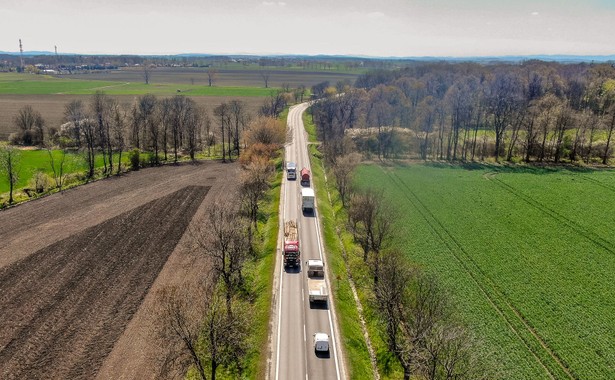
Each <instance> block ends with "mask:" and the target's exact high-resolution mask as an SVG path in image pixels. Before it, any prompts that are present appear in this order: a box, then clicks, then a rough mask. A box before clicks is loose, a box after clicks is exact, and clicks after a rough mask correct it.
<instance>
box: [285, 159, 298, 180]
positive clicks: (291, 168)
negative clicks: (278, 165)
mask: <svg viewBox="0 0 615 380" xmlns="http://www.w3.org/2000/svg"><path fill="white" fill-rule="evenodd" d="M286 179H297V164H295V163H294V162H290V161H289V162H287V163H286Z"/></svg>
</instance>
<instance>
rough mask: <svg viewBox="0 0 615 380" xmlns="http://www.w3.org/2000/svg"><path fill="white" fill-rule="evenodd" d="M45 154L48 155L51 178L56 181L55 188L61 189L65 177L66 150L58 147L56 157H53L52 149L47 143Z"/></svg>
mask: <svg viewBox="0 0 615 380" xmlns="http://www.w3.org/2000/svg"><path fill="white" fill-rule="evenodd" d="M47 155H48V157H49V166H50V167H51V172H52V173H53V180H54V182H55V183H56V188H57V189H58V190H59V191H62V185H63V184H64V180H65V179H66V172H65V171H64V169H65V163H66V150H64V149H60V150H59V155H60V157H58V159H57V160H56V158H55V157H54V154H53V150H52V148H51V146H50V145H47Z"/></svg>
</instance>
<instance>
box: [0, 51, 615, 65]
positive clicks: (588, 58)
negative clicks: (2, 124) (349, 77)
mask: <svg viewBox="0 0 615 380" xmlns="http://www.w3.org/2000/svg"><path fill="white" fill-rule="evenodd" d="M0 55H9V56H17V55H19V52H9V51H0ZM23 55H24V57H35V56H49V55H55V53H54V52H51V51H24V52H23ZM58 55H63V56H70V55H81V56H97V57H103V56H110V57H115V56H122V54H78V53H58ZM131 56H135V57H159V58H160V57H169V58H213V57H228V58H235V59H240V58H248V59H249V58H259V57H271V58H291V59H292V58H298V59H320V60H326V59H334V60H337V59H369V60H395V61H399V60H403V61H405V60H409V61H451V62H467V61H471V62H521V61H527V60H540V61H549V62H562V63H580V62H615V54H612V55H565V54H555V55H548V54H544V55H540V54H539V55H504V56H473V57H455V56H421V57H418V56H417V57H413V56H407V57H394V56H388V57H384V56H382V57H378V56H365V55H335V54H331V55H302V54H263V55H259V54H206V53H182V54H169V55H164V54H141V55H138V54H135V55H131Z"/></svg>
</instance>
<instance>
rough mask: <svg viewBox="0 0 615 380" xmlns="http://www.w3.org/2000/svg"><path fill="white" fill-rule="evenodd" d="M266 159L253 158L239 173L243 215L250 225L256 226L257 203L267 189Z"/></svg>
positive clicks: (269, 168) (268, 172) (269, 169)
mask: <svg viewBox="0 0 615 380" xmlns="http://www.w3.org/2000/svg"><path fill="white" fill-rule="evenodd" d="M267 161H268V157H256V158H254V159H253V160H252V161H251V162H250V163H249V164H248V165H247V166H246V167H245V169H244V170H243V171H242V173H241V188H240V189H241V190H240V194H241V199H242V206H243V210H244V212H245V214H246V215H247V216H248V219H249V220H250V222H251V224H253V225H254V227H256V226H257V221H258V209H259V201H260V200H261V199H262V198H263V196H264V195H265V191H266V190H267V188H268V187H269V184H268V182H267V180H268V179H269V177H270V176H271V166H270V165H269V163H268V162H267Z"/></svg>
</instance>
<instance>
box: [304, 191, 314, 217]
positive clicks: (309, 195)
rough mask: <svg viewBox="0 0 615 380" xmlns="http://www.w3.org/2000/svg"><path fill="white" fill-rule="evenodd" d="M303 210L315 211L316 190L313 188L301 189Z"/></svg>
mask: <svg viewBox="0 0 615 380" xmlns="http://www.w3.org/2000/svg"><path fill="white" fill-rule="evenodd" d="M301 210H303V212H306V211H314V189H312V188H311V187H303V188H301Z"/></svg>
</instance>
